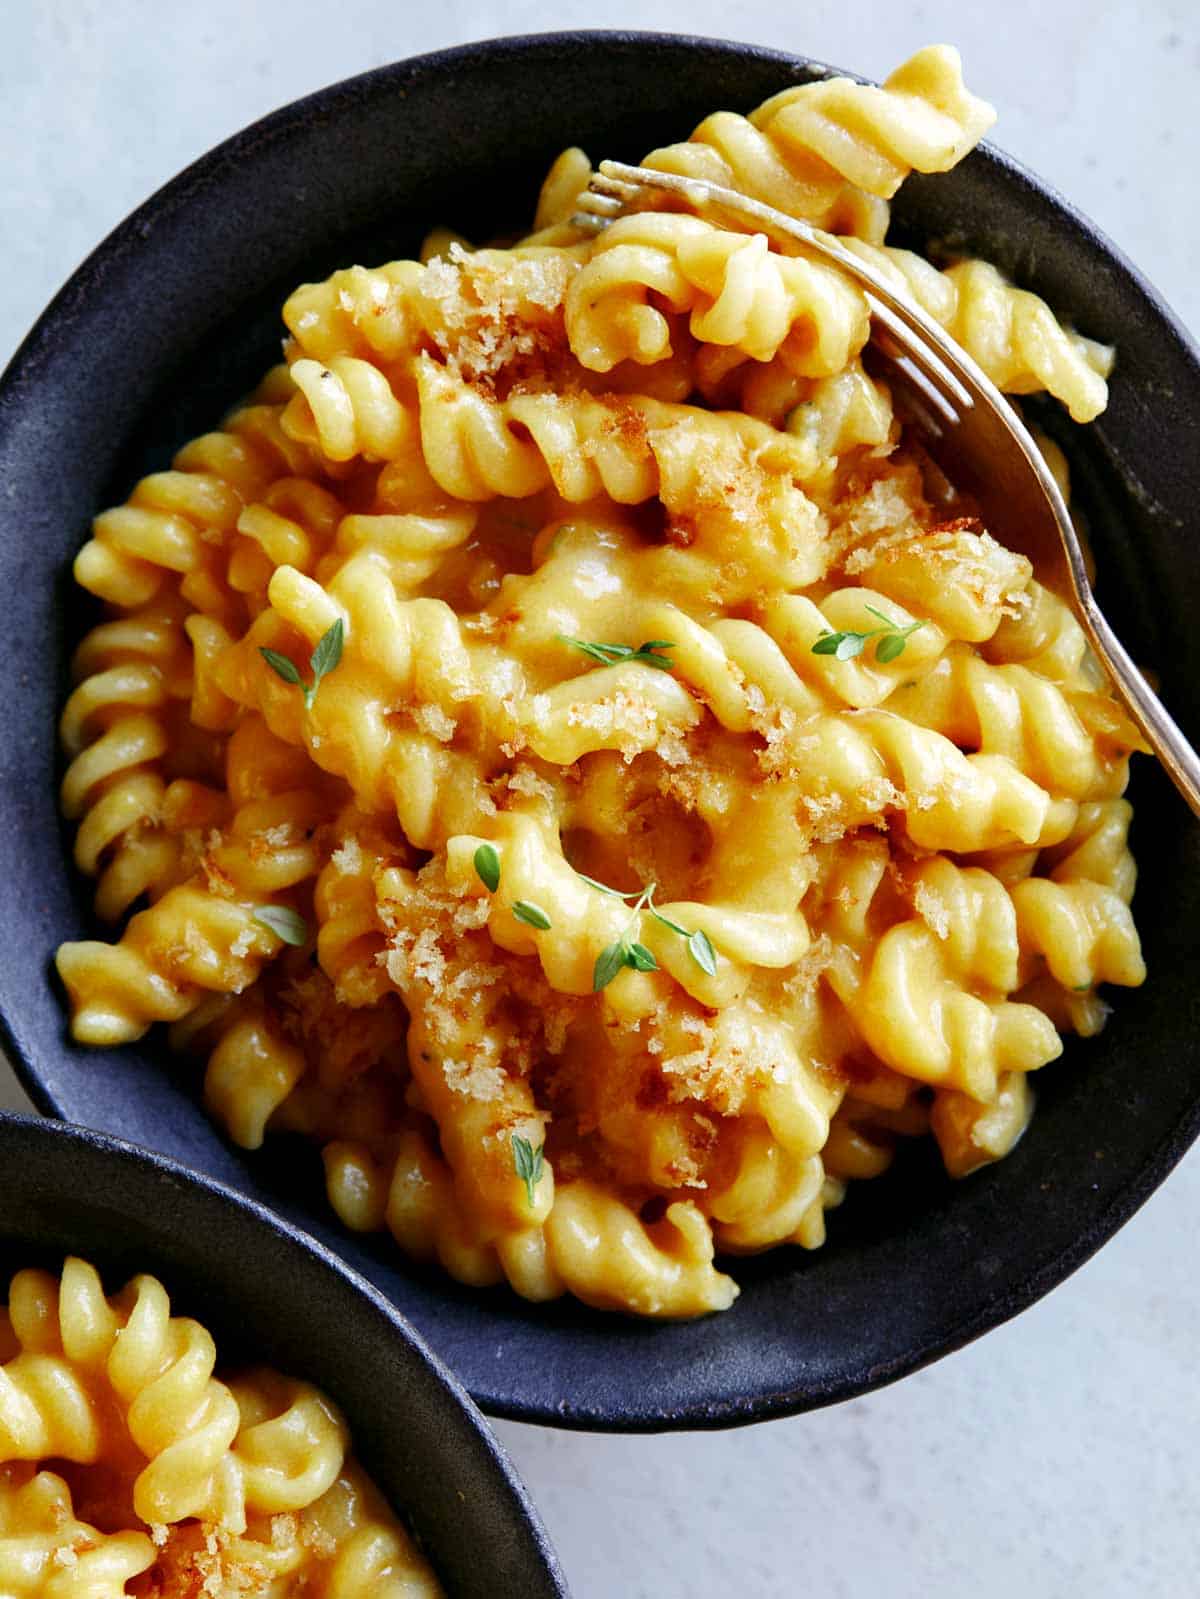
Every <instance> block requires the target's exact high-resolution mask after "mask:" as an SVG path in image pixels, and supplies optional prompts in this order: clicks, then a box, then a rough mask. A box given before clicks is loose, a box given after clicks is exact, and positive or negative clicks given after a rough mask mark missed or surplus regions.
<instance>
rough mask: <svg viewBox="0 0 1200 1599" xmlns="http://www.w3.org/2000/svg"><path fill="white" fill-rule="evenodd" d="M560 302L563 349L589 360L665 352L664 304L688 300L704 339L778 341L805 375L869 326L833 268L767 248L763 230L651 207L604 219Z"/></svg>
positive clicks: (644, 357) (757, 354)
mask: <svg viewBox="0 0 1200 1599" xmlns="http://www.w3.org/2000/svg"><path fill="white" fill-rule="evenodd" d="M651 297H653V302H654V303H653V304H651V303H650V301H651ZM565 309H566V329H567V336H568V338H569V339H570V341H571V349H572V350H573V352H574V354H575V355H576V357H577V358H578V360H579V361H580V362H581V363H582V364H583V365H584V366H585V367H587V368H588V369H589V370H591V371H596V372H608V371H611V369H612V368H613V367H614V366H616V365H617V363H618V362H620V361H622V360H632V361H636V362H638V363H639V364H640V365H646V366H648V365H652V364H653V363H655V362H656V361H660V360H663V359H664V358H665V357H667V356H669V355H670V354H671V323H670V320H669V313H670V312H674V313H675V314H677V315H681V314H683V313H685V312H686V313H687V314H688V326H689V329H690V331H691V334H692V336H693V338H695V339H698V340H699V341H701V342H702V343H706V344H713V345H719V346H722V347H724V348H727V349H731V350H735V351H737V352H738V353H740V354H741V355H743V356H746V357H748V358H749V359H751V360H754V361H769V360H771V359H772V358H773V357H774V356H776V355H778V354H779V353H780V352H781V351H782V352H783V354H784V359H785V362H786V365H787V366H788V368H789V369H790V370H792V371H794V372H796V373H797V374H798V375H800V376H802V377H827V376H829V375H831V374H832V373H835V372H840V371H841V370H842V368H843V367H845V366H846V365H847V363H848V362H849V361H850V360H851V359H852V357H853V356H855V355H856V354H857V353H858V351H859V350H860V349H861V348H862V346H863V344H864V343H865V342H866V337H867V310H866V303H865V301H864V300H863V298H862V296H861V294H859V293H858V292H857V290H856V289H855V288H854V286H853V285H852V284H851V283H850V282H849V281H848V280H847V279H846V278H845V277H844V275H843V274H841V273H839V272H838V271H836V270H835V269H833V268H831V267H827V266H825V265H824V264H822V263H821V262H819V261H810V260H806V259H804V258H802V257H790V256H781V255H775V254H773V253H772V252H771V251H769V250H768V248H767V241H766V238H765V236H764V235H762V234H754V235H751V236H749V237H743V236H741V235H739V234H735V233H727V232H725V231H724V230H722V229H720V228H717V227H714V226H713V225H712V224H711V223H707V222H702V221H700V220H699V218H696V217H686V216H678V215H670V214H665V213H658V212H642V213H639V214H637V215H634V216H630V217H623V218H621V219H619V220H618V221H616V222H614V223H612V224H611V226H609V227H608V228H606V229H605V230H604V232H603V233H602V234H601V236H600V238H599V239H598V240H597V242H596V244H595V245H594V246H593V248H592V251H591V254H590V256H589V259H588V261H587V264H586V265H585V266H584V267H583V268H582V269H581V270H580V271H579V273H578V274H577V275H576V276H575V277H574V278H573V279H572V281H571V284H570V286H569V288H568V289H567V294H566V307H565Z"/></svg>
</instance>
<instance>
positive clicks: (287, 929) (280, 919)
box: [250, 905, 308, 949]
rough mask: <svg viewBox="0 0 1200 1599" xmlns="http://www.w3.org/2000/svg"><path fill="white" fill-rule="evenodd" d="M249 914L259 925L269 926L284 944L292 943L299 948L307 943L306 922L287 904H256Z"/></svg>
mask: <svg viewBox="0 0 1200 1599" xmlns="http://www.w3.org/2000/svg"><path fill="white" fill-rule="evenodd" d="M250 915H251V916H252V917H253V919H254V920H255V921H256V922H257V923H258V924H259V926H260V927H267V928H269V929H270V930H271V932H272V933H274V934H275V937H276V938H281V939H282V940H283V942H284V943H285V944H294V945H295V946H296V948H297V949H299V948H300V946H301V945H303V944H307V943H308V923H307V922H306V921H305V920H304V918H303V916H301V914H300V912H299V911H294V910H292V908H291V907H290V906H289V905H256V906H255V907H254V909H253V910H252V911H251V912H250Z"/></svg>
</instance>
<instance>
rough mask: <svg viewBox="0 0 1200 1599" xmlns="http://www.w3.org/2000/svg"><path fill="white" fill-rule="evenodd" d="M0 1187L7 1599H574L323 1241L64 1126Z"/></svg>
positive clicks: (5, 1129)
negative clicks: (514, 1595)
mask: <svg viewBox="0 0 1200 1599" xmlns="http://www.w3.org/2000/svg"><path fill="white" fill-rule="evenodd" d="M0 1169H2V1171H3V1177H2V1178H0V1187H2V1189H3V1204H2V1207H0V1210H2V1213H0V1589H2V1591H3V1592H4V1594H5V1595H10V1594H11V1595H12V1596H13V1599H22V1596H25V1595H28V1596H29V1599H35V1596H39V1599H70V1596H73V1595H87V1596H88V1599H108V1596H110V1595H111V1596H112V1599H116V1596H118V1595H121V1596H125V1595H129V1596H130V1599H133V1596H135V1595H141V1594H144V1595H151V1594H152V1595H157V1596H161V1599H187V1596H192V1595H197V1594H201V1593H204V1594H212V1595H215V1596H218V1599H220V1596H232V1595H234V1594H255V1595H259V1596H260V1599H299V1596H301V1595H304V1596H305V1599H443V1595H462V1596H463V1599H468V1596H470V1595H473V1594H479V1595H484V1594H488V1595H490V1594H494V1593H497V1592H506V1593H507V1592H510V1591H511V1592H523V1593H524V1592H527V1593H532V1594H537V1595H540V1596H544V1599H553V1596H557V1595H561V1594H563V1593H565V1591H566V1590H565V1588H564V1587H563V1586H562V1583H561V1579H560V1578H559V1576H558V1572H557V1568H556V1565H555V1561H554V1557H553V1554H552V1553H551V1551H550V1549H549V1546H548V1545H547V1543H546V1541H545V1537H544V1535H543V1534H542V1532H541V1529H540V1527H539V1526H538V1523H537V1521H536V1517H535V1515H534V1513H533V1511H532V1510H531V1508H530V1506H529V1504H528V1501H527V1500H526V1498H525V1496H524V1494H523V1491H522V1489H521V1487H520V1485H519V1483H518V1482H517V1481H516V1479H515V1477H514V1476H513V1475H512V1473H511V1471H510V1469H509V1468H508V1466H507V1463H506V1461H505V1459H504V1457H503V1455H502V1454H501V1453H500V1450H499V1446H498V1445H497V1444H496V1443H495V1441H494V1439H493V1438H492V1437H491V1435H490V1433H489V1432H488V1430H487V1428H486V1427H485V1425H484V1423H483V1421H482V1418H480V1417H479V1416H478V1414H477V1413H476V1412H474V1410H473V1407H471V1406H470V1405H469V1403H468V1402H467V1400H466V1398H465V1395H462V1394H461V1391H459V1390H457V1388H456V1386H455V1385H454V1384H453V1380H452V1379H449V1378H448V1377H447V1376H446V1374H445V1373H444V1372H443V1371H442V1370H441V1369H440V1368H438V1367H437V1366H436V1364H434V1363H433V1362H432V1361H431V1360H430V1357H429V1356H428V1354H427V1353H426V1352H425V1351H424V1349H423V1348H422V1347H421V1346H420V1345H419V1344H418V1343H417V1341H416V1340H415V1339H414V1338H413V1337H412V1335H411V1333H410V1332H409V1331H408V1329H407V1328H406V1327H405V1326H404V1325H403V1323H401V1322H400V1320H399V1319H398V1318H397V1317H396V1316H395V1315H394V1314H392V1313H391V1312H390V1311H388V1310H387V1309H385V1308H384V1307H383V1306H382V1304H381V1303H380V1302H378V1301H374V1300H373V1299H372V1297H371V1296H370V1294H369V1291H368V1290H367V1289H366V1285H364V1284H362V1283H356V1282H355V1281H354V1280H353V1278H351V1277H350V1276H349V1275H348V1274H346V1273H345V1272H344V1271H342V1270H341V1268H340V1267H339V1266H338V1265H337V1264H336V1263H335V1262H333V1261H332V1260H330V1259H329V1258H326V1259H324V1260H323V1259H322V1258H321V1256H320V1253H319V1252H318V1251H317V1250H316V1249H315V1248H314V1247H313V1246H312V1245H311V1244H310V1243H309V1242H307V1241H305V1240H303V1239H302V1238H300V1237H298V1236H296V1235H295V1234H289V1232H288V1230H287V1229H286V1228H284V1227H283V1226H281V1225H280V1223H279V1222H278V1221H277V1220H276V1219H275V1218H273V1217H268V1216H266V1215H265V1214H263V1213H261V1212H260V1213H258V1214H256V1213H255V1211H254V1210H253V1208H252V1207H250V1206H248V1205H246V1204H245V1203H243V1202H242V1201H241V1200H239V1199H238V1198H237V1197H236V1196H234V1195H232V1194H229V1193H228V1192H227V1191H222V1190H220V1189H217V1188H215V1187H213V1186H212V1185H210V1184H207V1183H204V1182H203V1181H201V1180H199V1179H197V1178H196V1177H195V1176H193V1175H191V1174H189V1173H187V1172H185V1171H183V1170H182V1169H181V1168H179V1167H177V1166H175V1165H173V1164H172V1163H171V1162H168V1161H164V1160H163V1159H161V1157H157V1156H152V1155H149V1154H146V1153H144V1152H142V1151H138V1150H135V1149H132V1148H130V1147H129V1146H127V1145H121V1144H116V1143H114V1142H112V1141H111V1140H108V1139H102V1138H100V1137H98V1136H97V1135H95V1134H90V1133H84V1132H80V1131H77V1130H74V1129H67V1128H63V1127H59V1126H55V1125H54V1124H52V1123H48V1122H34V1121H31V1120H29V1119H27V1118H23V1117H13V1116H0ZM77 1252H83V1253H86V1255H87V1256H88V1259H86V1260H85V1259H83V1258H81V1255H80V1253H77ZM93 1261H94V1262H96V1263H97V1264H92V1262H93ZM97 1265H99V1266H100V1267H102V1268H103V1277H102V1276H101V1272H100V1271H99V1270H98V1269H97ZM164 1281H165V1282H166V1283H169V1284H170V1288H169V1289H168V1288H167V1287H166V1286H164ZM189 1313H190V1314H189ZM318 1384H319V1386H318ZM330 1395H336V1396H337V1398H338V1400H339V1401H340V1404H339V1403H336V1402H335V1401H334V1399H332V1398H331V1397H330ZM342 1406H344V1410H343V1408H342ZM360 1448H361V1450H362V1456H361V1459H360V1458H357V1457H358V1451H359V1449H360ZM414 1534H415V1535H416V1536H415V1537H414ZM435 1569H436V1575H435Z"/></svg>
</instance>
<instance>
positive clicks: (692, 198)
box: [573, 161, 1200, 816]
mask: <svg viewBox="0 0 1200 1599" xmlns="http://www.w3.org/2000/svg"><path fill="white" fill-rule="evenodd" d="M647 189H649V190H658V191H660V192H663V193H667V194H671V195H675V196H678V197H680V198H682V199H683V200H685V201H686V202H687V204H688V205H689V206H690V207H691V208H692V210H694V211H696V212H698V213H700V214H703V215H706V216H708V217H710V218H712V219H713V220H717V221H723V222H726V223H728V224H729V225H731V226H732V227H734V228H736V229H738V230H740V231H744V230H745V229H746V227H747V226H750V227H753V228H754V229H755V230H756V231H757V232H760V233H765V234H766V236H767V238H768V240H769V241H770V242H771V243H773V244H776V245H783V246H785V247H791V248H793V249H794V247H795V246H796V245H803V246H804V247H806V248H807V249H809V250H811V251H813V252H814V253H816V254H818V255H820V256H821V257H823V258H824V259H825V260H826V261H830V262H832V263H833V264H834V265H836V266H838V267H840V268H841V269H842V271H844V272H845V273H847V274H848V275H849V276H850V277H853V278H854V279H856V281H857V282H858V283H859V284H860V285H861V286H862V288H863V289H864V291H865V294H866V300H867V305H868V308H869V310H870V314H871V323H872V343H873V344H874V345H875V346H876V348H877V349H878V351H879V353H880V355H881V357H882V359H883V364H884V365H885V366H886V378H887V381H888V383H889V385H890V386H891V388H892V390H893V395H894V397H895V399H896V401H897V405H898V408H900V409H901V410H902V412H903V415H904V417H905V420H906V421H908V422H911V423H912V424H914V425H915V426H916V428H917V429H918V431H919V433H920V434H921V437H922V442H923V443H924V445H925V447H926V449H927V450H928V451H929V454H930V456H931V457H932V458H933V460H934V461H935V462H936V463H937V465H938V466H939V467H941V469H942V470H943V471H944V472H945V473H946V476H947V477H948V478H949V480H950V481H951V483H953V484H954V485H955V486H956V487H957V488H960V489H965V490H967V491H969V492H970V493H971V494H972V495H973V497H974V498H975V500H976V501H977V502H978V504H979V507H980V510H981V512H982V514H983V516H984V520H985V522H986V523H987V526H988V528H989V530H990V531H991V532H992V533H993V534H994V535H995V537H996V538H998V539H999V540H1000V542H1001V543H1003V544H1006V545H1007V546H1008V548H1009V549H1012V550H1017V551H1019V552H1020V553H1021V554H1023V555H1027V556H1028V557H1029V559H1030V560H1031V561H1032V562H1033V565H1034V570H1035V571H1036V573H1037V576H1038V579H1039V581H1040V582H1042V583H1044V584H1046V586H1047V587H1048V588H1051V589H1053V590H1054V591H1055V592H1056V593H1057V594H1059V595H1060V596H1061V597H1062V598H1063V599H1064V600H1066V601H1067V603H1068V604H1070V605H1071V607H1072V609H1073V610H1074V612H1075V615H1076V616H1077V617H1078V618H1079V621H1080V624H1081V625H1082V627H1083V630H1084V632H1085V634H1086V635H1087V637H1088V639H1089V641H1090V643H1091V645H1092V648H1093V650H1094V651H1095V652H1096V655H1097V657H1098V658H1099V660H1100V661H1101V662H1102V663H1103V665H1104V666H1105V668H1106V669H1107V671H1108V673H1109V676H1110V677H1111V679H1112V681H1113V684H1114V686H1115V687H1116V690H1117V693H1118V695H1119V697H1120V698H1121V700H1122V701H1123V703H1124V704H1125V706H1126V708H1127V709H1128V711H1129V714H1130V716H1131V717H1132V719H1133V721H1134V722H1135V723H1136V724H1137V726H1138V727H1139V728H1140V729H1141V731H1142V733H1143V734H1144V735H1145V738H1146V742H1147V743H1148V744H1149V745H1150V747H1151V748H1152V749H1153V750H1154V753H1155V754H1156V755H1157V756H1158V758H1159V760H1160V761H1161V762H1162V764H1163V765H1164V766H1165V767H1166V769H1167V772H1168V774H1169V775H1170V777H1171V780H1172V781H1173V782H1174V784H1175V787H1176V788H1177V789H1178V790H1179V792H1180V793H1181V794H1182V795H1183V797H1184V799H1185V800H1186V801H1187V803H1188V804H1189V805H1190V806H1191V808H1192V810H1193V812H1194V813H1195V814H1196V815H1197V816H1200V756H1198V755H1197V753H1196V751H1195V750H1194V749H1193V748H1192V745H1191V744H1190V743H1189V741H1188V740H1187V738H1186V737H1185V736H1184V734H1183V732H1182V731H1181V729H1180V728H1179V726H1178V724H1177V723H1176V722H1175V721H1174V719H1173V718H1172V717H1171V716H1170V715H1169V714H1168V713H1167V710H1166V708H1165V706H1164V705H1163V703H1162V701H1161V700H1160V699H1159V698H1158V696H1157V694H1155V693H1154V691H1153V689H1152V688H1151V687H1150V685H1149V683H1147V681H1146V679H1145V678H1144V677H1143V675H1142V673H1141V672H1140V670H1139V669H1138V667H1137V665H1136V664H1135V663H1134V661H1133V660H1132V658H1131V657H1130V655H1129V652H1128V651H1127V650H1126V649H1125V646H1124V645H1123V644H1122V643H1121V641H1120V639H1119V638H1118V637H1117V635H1116V634H1115V633H1114V632H1113V630H1112V628H1111V626H1110V625H1109V623H1108V621H1107V620H1106V619H1105V616H1104V614H1103V612H1102V611H1101V610H1100V607H1099V606H1098V605H1097V604H1096V600H1095V596H1094V595H1093V593H1092V589H1091V584H1090V583H1089V582H1088V576H1087V569H1086V566H1085V565H1084V557H1083V551H1082V549H1081V547H1080V544H1079V539H1078V537H1077V536H1076V533H1075V528H1074V526H1073V525H1072V522H1071V518H1070V515H1069V514H1068V512H1067V507H1066V505H1065V504H1064V502H1063V498H1062V495H1061V494H1060V493H1059V491H1058V486H1057V484H1056V483H1055V481H1054V479H1053V477H1052V476H1051V475H1050V472H1049V470H1048V468H1047V466H1046V463H1045V461H1044V460H1043V459H1042V455H1041V452H1040V451H1039V449H1038V447H1037V445H1036V444H1035V443H1034V441H1033V438H1032V436H1031V435H1030V433H1029V430H1028V429H1027V428H1026V426H1025V424H1024V423H1023V422H1022V420H1021V418H1020V417H1019V416H1018V415H1017V413H1016V411H1015V410H1014V409H1013V407H1012V406H1011V405H1010V404H1009V403H1008V401H1007V400H1006V399H1005V398H1004V396H1003V395H1002V394H1001V393H1000V391H999V390H998V389H997V388H996V386H995V384H994V383H992V381H991V379H990V378H988V377H987V376H985V374H984V373H983V371H982V370H981V369H980V368H979V367H978V366H977V365H976V363H975V362H974V361H973V360H972V359H971V358H970V356H968V355H967V354H966V353H965V351H963V350H961V349H960V348H959V346H958V345H957V344H956V343H955V342H954V341H953V340H952V339H951V338H950V336H949V335H948V334H947V333H946V332H945V331H944V330H943V329H942V328H941V327H939V325H938V324H937V323H936V322H935V321H933V319H932V318H931V317H929V316H928V315H926V313H925V312H924V311H922V310H921V308H920V307H919V306H918V305H916V304H915V303H914V302H913V301H912V300H909V299H908V298H907V297H905V296H902V295H899V294H897V293H896V292H895V290H894V289H892V288H891V287H890V286H889V284H888V283H887V282H886V281H885V279H883V278H882V277H881V276H880V274H879V273H878V272H876V271H875V269H874V268H873V267H871V266H868V265H867V264H866V263H865V262H864V261H860V260H859V259H858V257H857V256H855V255H853V254H851V252H850V251H849V250H846V249H844V248H843V247H842V246H841V245H840V244H839V243H838V241H837V239H836V238H835V237H834V236H833V235H832V234H828V233H824V232H822V231H821V229H819V228H814V227H812V226H811V225H810V224H809V223H807V222H802V221H800V220H799V219H798V218H796V217H790V216H787V215H786V214H785V213H784V212H782V211H776V210H775V209H774V208H773V207H772V206H769V205H764V204H763V203H762V202H761V201H759V200H753V199H751V198H750V197H749V196H748V195H744V194H739V193H738V192H737V191H736V190H734V189H726V188H723V187H721V185H719V184H716V183H709V182H707V181H704V180H701V179H698V178H685V177H680V176H678V175H677V174H675V173H672V172H654V171H652V170H651V169H650V168H648V167H631V166H626V165H625V164H624V163H623V162H620V161H602V162H601V163H600V167H599V170H598V171H597V172H596V173H594V174H593V177H592V180H591V183H590V185H589V187H588V188H587V190H585V192H584V193H583V194H582V195H581V196H580V198H579V202H578V203H579V210H578V212H577V213H576V215H575V217H574V218H573V220H574V222H575V223H576V224H577V225H578V226H580V227H582V228H587V229H590V230H592V231H594V232H600V231H601V230H603V229H604V228H606V227H608V225H609V224H610V223H612V222H614V221H616V219H617V218H618V217H620V216H623V215H625V214H626V213H627V211H628V210H629V208H630V207H631V206H632V205H633V204H634V203H635V202H636V201H637V200H638V198H639V197H640V196H641V195H642V194H643V192H644V191H645V190H647Z"/></svg>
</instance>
